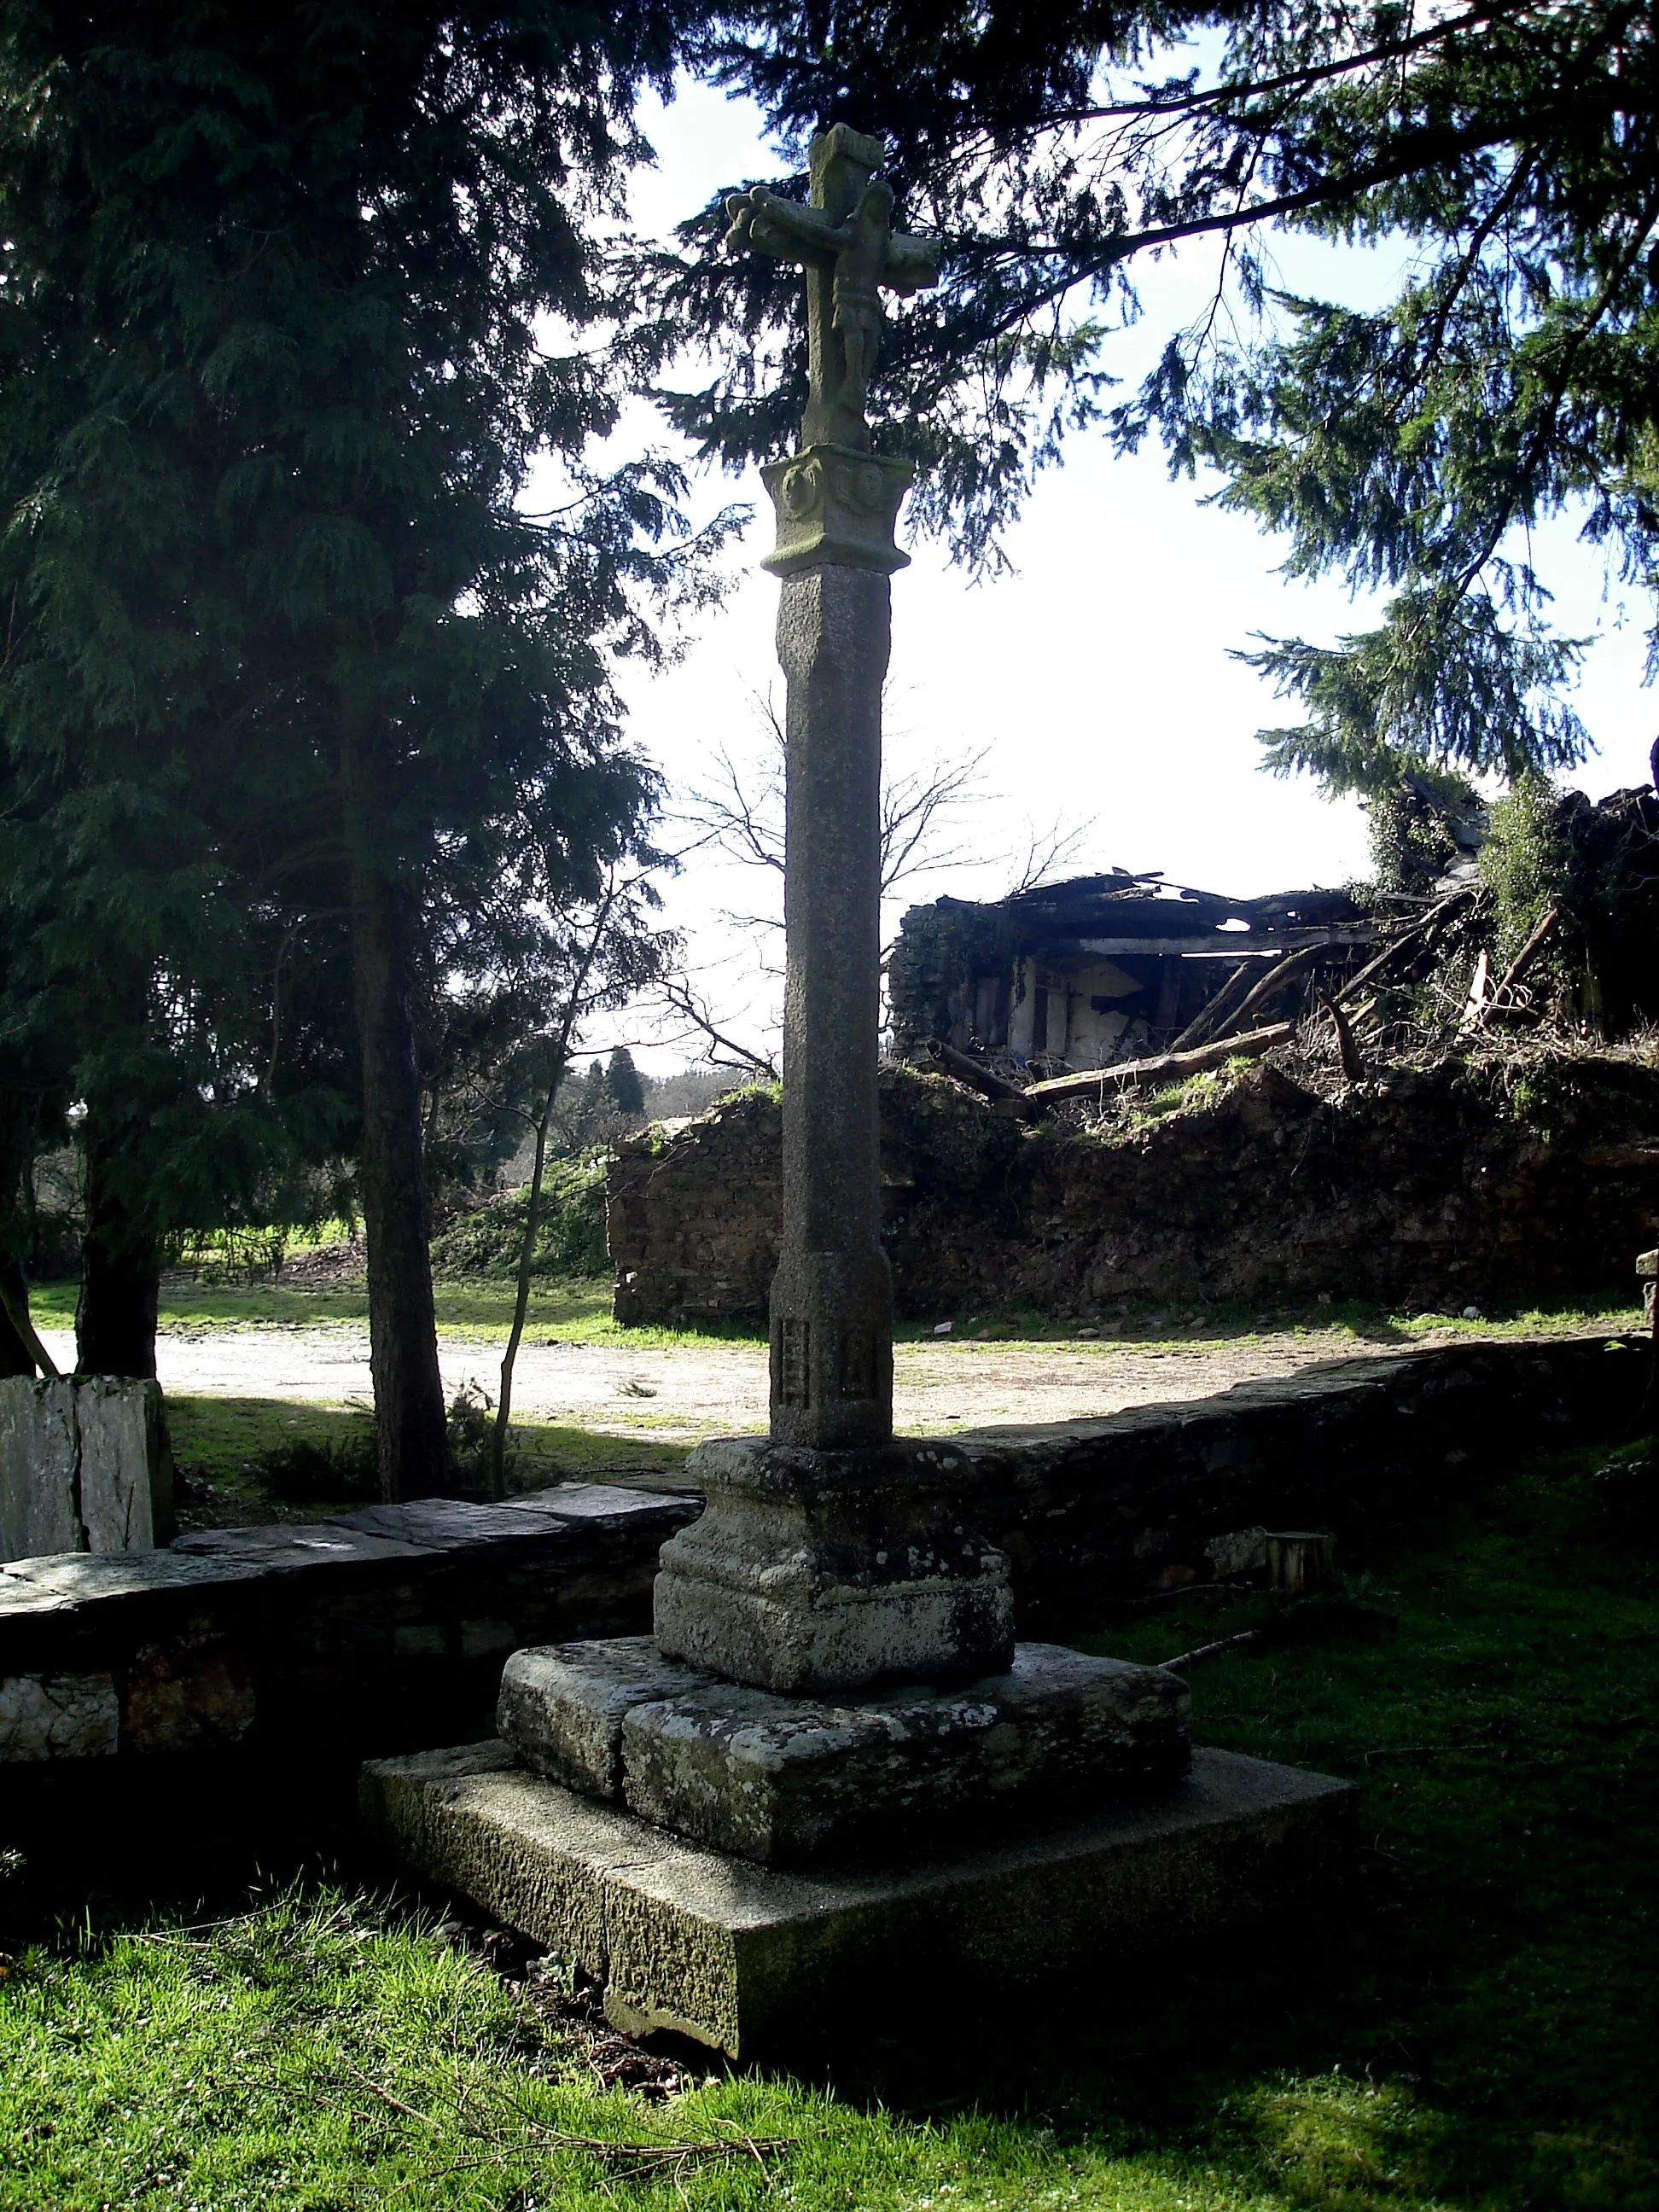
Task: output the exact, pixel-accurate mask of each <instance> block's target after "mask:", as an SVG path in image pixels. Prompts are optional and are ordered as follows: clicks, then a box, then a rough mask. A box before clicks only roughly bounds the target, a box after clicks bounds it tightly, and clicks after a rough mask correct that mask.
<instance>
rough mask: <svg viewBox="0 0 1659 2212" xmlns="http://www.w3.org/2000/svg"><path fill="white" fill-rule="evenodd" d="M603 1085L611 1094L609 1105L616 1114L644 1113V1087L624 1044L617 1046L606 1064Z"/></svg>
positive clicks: (632, 1058) (632, 1056)
mask: <svg viewBox="0 0 1659 2212" xmlns="http://www.w3.org/2000/svg"><path fill="white" fill-rule="evenodd" d="M605 1088H606V1090H607V1091H609V1092H610V1093H611V1104H612V1105H613V1106H614V1107H615V1108H616V1109H617V1113H619V1114H643V1113H644V1111H645V1086H644V1085H643V1084H642V1083H641V1081H640V1071H639V1070H638V1068H637V1067H635V1065H634V1055H633V1054H632V1053H631V1052H629V1049H628V1047H627V1046H626V1045H625V1044H619V1045H618V1046H617V1048H616V1050H615V1051H614V1052H613V1053H612V1054H611V1058H610V1060H609V1061H608V1062H607V1063H606V1066H605Z"/></svg>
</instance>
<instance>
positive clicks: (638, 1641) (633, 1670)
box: [495, 1636, 709, 1801]
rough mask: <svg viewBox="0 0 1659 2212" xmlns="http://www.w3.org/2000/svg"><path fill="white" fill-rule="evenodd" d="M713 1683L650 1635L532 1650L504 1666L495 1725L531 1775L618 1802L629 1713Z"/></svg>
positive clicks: (542, 1646)
mask: <svg viewBox="0 0 1659 2212" xmlns="http://www.w3.org/2000/svg"><path fill="white" fill-rule="evenodd" d="M708 1680H709V1677H708V1675H706V1674H699V1673H698V1672H697V1670H696V1668H692V1667H678V1666H676V1665H675V1664H674V1662H672V1661H671V1660H669V1659H665V1658H664V1657H663V1656H662V1654H661V1652H660V1651H659V1650H658V1649H657V1641H656V1638H654V1637H653V1636H616V1637H610V1638H605V1640H604V1641H597V1640H596V1641H592V1642H589V1643H585V1644H551V1645H540V1646H532V1648H531V1649H530V1650H526V1651H515V1652H514V1653H513V1656H512V1657H511V1658H510V1659H509V1660H508V1661H507V1664H506V1666H505V1667H504V1668H502V1669H501V1695H500V1696H499V1698H498V1699H496V1703H495V1725H496V1729H497V1730H498V1732H499V1733H500V1735H501V1736H502V1737H503V1739H504V1740H505V1741H507V1742H508V1743H510V1744H511V1745H512V1747H513V1750H514V1751H515V1752H516V1753H518V1755H519V1757H520V1759H522V1760H523V1761H524V1763H525V1765H526V1766H528V1767H529V1768H531V1769H532V1771H533V1772H535V1773H537V1774H544V1775H546V1776H547V1777H548V1778H549V1779H550V1781H553V1782H562V1783H563V1784H565V1785H566V1786H567V1787H568V1788H569V1789H572V1790H580V1792H581V1793H582V1795H583V1796H586V1797H599V1798H604V1799H608V1800H616V1801H619V1800H620V1799H621V1796H622V1794H623V1739H622V1728H623V1720H624V1719H625V1718H626V1717H627V1715H628V1714H629V1712H630V1711H632V1709H633V1708H634V1707H635V1705H649V1704H651V1703H653V1701H654V1700H655V1699H660V1698H675V1697H682V1696H685V1695H687V1694H689V1693H690V1692H694V1691H696V1690H697V1689H700V1688H701V1687H702V1685H703V1684H704V1683H706V1682H707V1681H708Z"/></svg>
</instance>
